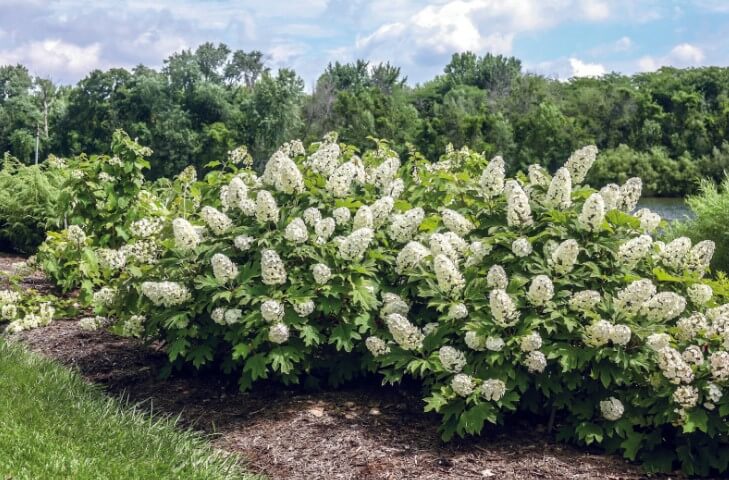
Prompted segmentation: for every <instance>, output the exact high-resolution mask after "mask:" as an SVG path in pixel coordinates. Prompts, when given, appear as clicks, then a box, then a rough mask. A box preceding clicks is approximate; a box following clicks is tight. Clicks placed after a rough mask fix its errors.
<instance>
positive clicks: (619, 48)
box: [614, 37, 633, 52]
mask: <svg viewBox="0 0 729 480" xmlns="http://www.w3.org/2000/svg"><path fill="white" fill-rule="evenodd" d="M632 46H633V41H632V40H631V39H630V37H621V38H619V39H618V40H617V41H616V42H615V44H614V48H615V51H616V52H624V51H626V50H630V49H631V47H632Z"/></svg>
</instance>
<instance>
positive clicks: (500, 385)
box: [480, 378, 506, 402]
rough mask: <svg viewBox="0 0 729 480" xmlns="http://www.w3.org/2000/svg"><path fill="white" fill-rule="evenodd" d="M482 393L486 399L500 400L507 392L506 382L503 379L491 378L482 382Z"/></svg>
mask: <svg viewBox="0 0 729 480" xmlns="http://www.w3.org/2000/svg"><path fill="white" fill-rule="evenodd" d="M480 393H481V396H482V397H483V398H484V399H485V400H487V401H493V402H498V401H499V400H501V399H502V398H504V395H505V394H506V384H505V383H504V382H502V381H501V380H498V379H495V378H489V379H488V380H484V382H483V383H482V384H481V389H480Z"/></svg>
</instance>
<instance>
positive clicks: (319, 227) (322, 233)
mask: <svg viewBox="0 0 729 480" xmlns="http://www.w3.org/2000/svg"><path fill="white" fill-rule="evenodd" d="M347 211H349V210H347ZM335 228H337V224H336V221H335V220H334V219H333V218H332V217H327V218H322V219H321V220H319V221H318V222H316V225H314V233H316V240H317V242H319V243H324V242H326V241H327V240H329V237H331V236H332V234H333V233H334V229H335Z"/></svg>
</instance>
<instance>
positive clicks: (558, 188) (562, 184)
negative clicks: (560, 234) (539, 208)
mask: <svg viewBox="0 0 729 480" xmlns="http://www.w3.org/2000/svg"><path fill="white" fill-rule="evenodd" d="M545 203H546V204H547V205H549V206H551V207H554V208H558V209H560V210H565V209H567V208H569V207H570V205H572V178H571V177H570V172H569V170H567V169H566V168H564V167H563V168H560V169H559V170H557V173H555V174H554V178H553V179H552V182H551V183H550V184H549V188H548V189H547V196H546V197H545Z"/></svg>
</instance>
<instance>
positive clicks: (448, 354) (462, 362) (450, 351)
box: [438, 345, 466, 373]
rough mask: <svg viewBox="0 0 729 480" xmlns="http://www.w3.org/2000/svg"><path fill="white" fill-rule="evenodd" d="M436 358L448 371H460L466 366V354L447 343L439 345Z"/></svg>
mask: <svg viewBox="0 0 729 480" xmlns="http://www.w3.org/2000/svg"><path fill="white" fill-rule="evenodd" d="M438 358H439V359H440V363H441V365H443V368H444V369H445V371H447V372H450V373H460V372H461V370H463V367H465V366H466V356H465V355H464V354H463V352H461V351H460V350H456V349H455V348H453V347H451V346H448V345H446V346H443V347H440V350H438Z"/></svg>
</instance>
